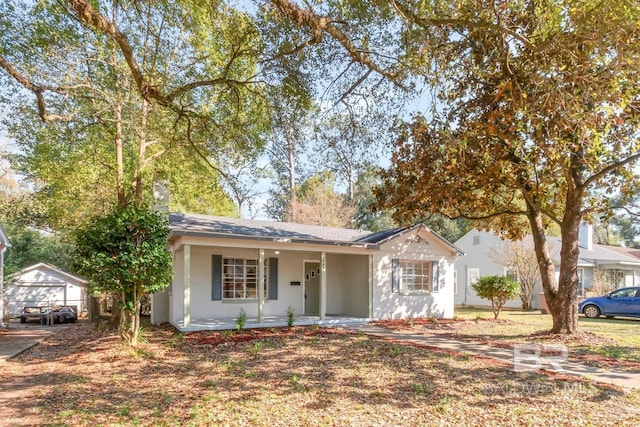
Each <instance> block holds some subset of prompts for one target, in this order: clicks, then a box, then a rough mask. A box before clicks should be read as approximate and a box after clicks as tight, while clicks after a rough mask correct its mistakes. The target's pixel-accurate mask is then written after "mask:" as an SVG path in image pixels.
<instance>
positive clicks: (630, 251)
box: [602, 245, 640, 261]
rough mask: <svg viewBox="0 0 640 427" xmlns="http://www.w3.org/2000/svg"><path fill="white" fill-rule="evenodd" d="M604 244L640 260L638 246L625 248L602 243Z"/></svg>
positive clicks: (610, 248) (608, 247)
mask: <svg viewBox="0 0 640 427" xmlns="http://www.w3.org/2000/svg"><path fill="white" fill-rule="evenodd" d="M602 246H603V247H605V248H607V249H609V250H612V251H614V252H618V253H620V254H622V255H625V256H628V257H629V258H631V259H633V260H636V261H640V249H638V248H623V247H622V246H608V245H602Z"/></svg>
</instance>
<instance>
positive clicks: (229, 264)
mask: <svg viewBox="0 0 640 427" xmlns="http://www.w3.org/2000/svg"><path fill="white" fill-rule="evenodd" d="M267 268H268V263H267V260H265V265H264V280H263V282H262V286H263V289H264V295H267V277H268V271H267ZM256 298H258V260H256V259H245V258H223V259H222V299H256Z"/></svg>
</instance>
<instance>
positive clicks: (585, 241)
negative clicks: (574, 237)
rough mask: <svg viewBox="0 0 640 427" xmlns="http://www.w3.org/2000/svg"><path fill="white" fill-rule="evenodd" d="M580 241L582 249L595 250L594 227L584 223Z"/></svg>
mask: <svg viewBox="0 0 640 427" xmlns="http://www.w3.org/2000/svg"><path fill="white" fill-rule="evenodd" d="M578 241H579V245H580V247H581V248H584V249H586V250H588V251H591V250H593V225H591V224H589V223H587V222H584V221H582V222H581V223H580V231H579V232H578Z"/></svg>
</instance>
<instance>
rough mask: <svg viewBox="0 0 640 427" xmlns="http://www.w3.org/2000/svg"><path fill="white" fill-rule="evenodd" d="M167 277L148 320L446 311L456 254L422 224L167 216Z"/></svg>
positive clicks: (224, 321) (320, 319)
mask: <svg viewBox="0 0 640 427" xmlns="http://www.w3.org/2000/svg"><path fill="white" fill-rule="evenodd" d="M170 227H171V232H170V235H169V244H170V249H171V251H172V253H173V260H174V279H173V282H172V284H171V286H170V288H169V289H167V290H166V291H164V292H160V293H156V294H154V295H153V296H152V300H151V304H152V308H151V321H152V323H154V324H157V323H162V322H170V323H171V324H173V325H174V326H176V327H177V328H178V329H180V330H183V331H187V330H196V329H220V328H226V327H228V326H229V324H230V323H232V322H233V319H235V318H236V317H237V316H238V314H239V312H240V310H241V309H242V310H244V311H245V312H246V314H247V317H248V318H249V324H248V326H249V325H253V326H270V325H274V326H275V325H281V324H283V323H284V322H285V319H286V315H287V310H288V309H289V308H292V309H293V310H294V312H295V314H296V315H297V318H296V323H297V324H301V323H304V322H306V323H308V324H310V323H318V324H330V323H337V322H345V321H366V320H369V319H390V318H407V317H430V316H434V317H452V316H453V260H454V259H455V258H456V257H457V256H458V255H459V254H461V252H460V251H459V250H458V249H457V248H456V247H455V246H453V245H452V244H451V243H449V242H447V241H446V240H444V239H443V238H442V237H440V236H439V235H437V234H435V233H434V232H433V231H431V230H430V229H429V228H427V227H425V226H424V225H415V226H412V227H405V228H397V229H393V230H387V231H384V232H378V233H372V232H366V231H361V230H351V229H342V228H330V227H318V226H309V225H301V224H293V223H281V222H271V221H254V220H243V219H237V218H223V217H210V216H202V215H185V214H171V215H170Z"/></svg>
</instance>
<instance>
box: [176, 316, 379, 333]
mask: <svg viewBox="0 0 640 427" xmlns="http://www.w3.org/2000/svg"><path fill="white" fill-rule="evenodd" d="M371 320H373V319H370V318H365V317H353V316H342V315H329V314H328V315H326V316H325V318H324V319H320V317H319V316H304V315H299V316H295V317H294V321H293V326H311V325H318V326H322V327H338V326H343V325H363V324H366V323H369V322H370V321H371ZM171 324H172V325H173V326H174V327H175V328H176V329H178V330H179V331H180V332H195V331H216V330H227V329H236V319H235V318H213V317H211V318H196V319H191V322H189V324H188V325H187V326H185V325H184V321H181V322H171ZM284 326H288V325H287V317H286V316H265V317H264V318H263V319H262V322H260V321H259V320H258V318H257V317H248V318H247V321H246V323H245V325H244V329H252V328H278V327H284Z"/></svg>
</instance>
